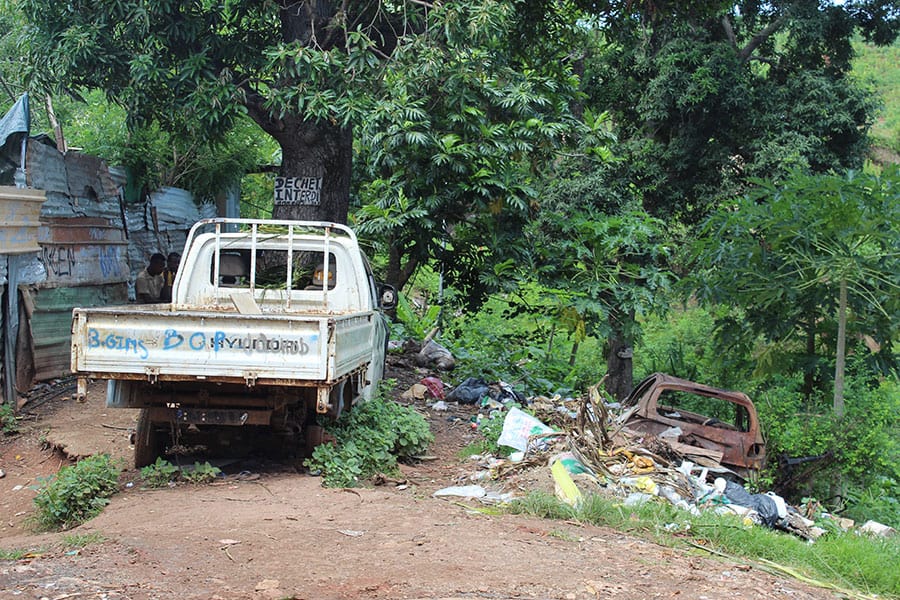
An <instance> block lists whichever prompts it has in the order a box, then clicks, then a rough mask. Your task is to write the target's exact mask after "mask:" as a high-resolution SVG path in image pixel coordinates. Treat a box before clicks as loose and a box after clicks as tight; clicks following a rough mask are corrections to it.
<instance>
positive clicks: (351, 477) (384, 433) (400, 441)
mask: <svg viewBox="0 0 900 600" xmlns="http://www.w3.org/2000/svg"><path fill="white" fill-rule="evenodd" d="M326 429H327V430H328V431H329V433H330V434H331V435H333V436H334V438H335V440H336V443H335V444H322V445H320V446H317V447H316V449H315V450H313V454H312V457H310V458H308V459H306V461H304V465H306V466H307V467H308V468H309V469H310V470H311V471H314V472H317V471H318V472H321V474H322V477H323V478H324V480H325V485H326V486H328V487H353V486H356V485H359V484H360V482H361V481H363V480H365V479H367V478H369V477H371V476H372V475H374V474H376V473H387V474H392V473H396V472H397V460H398V459H401V460H402V459H404V458H410V457H413V456H415V455H417V454H421V453H422V452H424V451H425V450H426V449H427V448H428V446H429V445H430V444H431V442H433V441H434V436H433V435H432V434H431V431H430V430H429V428H428V422H427V421H425V419H424V418H423V417H422V415H420V414H419V413H417V412H416V411H415V410H413V409H412V408H409V407H406V406H401V405H400V404H397V403H396V402H393V401H391V400H385V399H384V398H383V397H382V396H380V397H378V398H373V399H372V400H370V401H368V402H365V403H363V404H361V405H359V406H356V407H354V408H353V410H351V411H349V412H347V413H345V414H343V415H342V416H341V417H340V419H338V421H337V422H335V423H332V424H329V425H326Z"/></svg>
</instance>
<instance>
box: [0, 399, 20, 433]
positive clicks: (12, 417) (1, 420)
mask: <svg viewBox="0 0 900 600" xmlns="http://www.w3.org/2000/svg"><path fill="white" fill-rule="evenodd" d="M0 431H2V432H3V433H4V434H6V435H12V434H14V433H19V421H18V420H17V419H16V412H15V411H14V410H13V407H12V405H11V404H7V403H2V404H0Z"/></svg>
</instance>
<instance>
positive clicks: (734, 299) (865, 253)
mask: <svg viewBox="0 0 900 600" xmlns="http://www.w3.org/2000/svg"><path fill="white" fill-rule="evenodd" d="M757 183H758V186H759V187H758V188H757V189H756V190H754V192H753V193H752V194H750V195H748V196H746V197H744V198H743V199H741V200H740V201H739V202H738V203H737V205H736V206H729V207H723V208H722V209H721V210H719V211H717V212H716V213H715V214H713V215H711V217H710V218H709V220H708V221H707V222H706V224H705V225H704V227H703V229H702V231H701V234H700V236H699V238H698V240H697V243H696V245H695V246H694V255H693V259H694V264H695V265H696V269H695V270H694V273H693V274H692V275H693V276H692V277H691V278H690V279H689V280H688V284H689V286H690V289H691V290H692V291H693V292H694V293H695V294H696V295H697V297H698V298H699V299H700V300H701V301H704V302H707V303H718V304H721V305H733V306H738V307H740V308H741V314H740V318H739V319H720V320H719V323H718V324H719V330H718V334H719V335H720V336H722V341H723V343H724V344H727V345H733V346H735V347H742V348H743V349H744V350H745V351H746V350H748V349H749V348H751V347H752V345H753V344H755V343H756V340H757V339H760V338H762V339H765V341H766V342H767V343H769V344H771V345H772V346H771V347H770V350H777V351H779V352H784V353H786V354H787V356H788V357H789V358H788V360H770V361H769V363H770V364H775V365H778V366H780V367H781V368H782V372H797V371H801V372H804V373H806V374H807V376H808V377H809V378H812V377H813V376H815V375H816V371H817V369H818V368H820V364H821V363H819V362H818V361H817V359H819V360H821V359H822V358H827V357H829V356H832V355H833V354H832V353H833V352H834V343H833V342H829V343H828V344H827V345H823V342H824V341H825V340H833V339H834V338H835V333H836V317H837V312H838V304H837V301H838V290H839V284H840V283H841V282H842V281H843V282H846V283H847V285H848V287H849V291H850V297H849V310H850V313H851V315H852V318H851V319H850V320H849V322H848V336H851V335H859V336H862V335H871V336H873V337H874V338H875V339H876V340H877V341H878V342H879V343H880V344H881V348H882V352H881V354H880V355H879V357H878V358H879V360H880V361H881V364H882V367H890V366H892V365H894V358H893V355H892V349H891V343H892V340H894V339H896V335H897V332H898V326H900V294H898V291H900V254H898V252H897V250H896V240H897V239H898V238H900V229H898V227H900V226H898V223H900V170H898V169H897V168H896V167H891V168H886V169H884V172H883V173H882V174H881V175H873V174H864V173H855V172H848V173H846V174H845V175H804V174H802V173H799V172H796V173H794V174H793V175H792V176H791V177H790V178H788V179H786V180H784V181H782V182H771V181H766V182H763V181H759V182H757ZM792 340H793V341H792ZM810 350H812V352H810ZM767 358H768V359H771V358H772V355H771V354H770V353H768V352H763V353H761V354H759V359H760V364H761V366H762V365H765V363H764V362H763V361H764V360H765V359H767ZM817 363H818V364H817ZM805 391H806V392H807V393H810V392H811V391H812V390H811V389H810V387H809V385H807V390H805Z"/></svg>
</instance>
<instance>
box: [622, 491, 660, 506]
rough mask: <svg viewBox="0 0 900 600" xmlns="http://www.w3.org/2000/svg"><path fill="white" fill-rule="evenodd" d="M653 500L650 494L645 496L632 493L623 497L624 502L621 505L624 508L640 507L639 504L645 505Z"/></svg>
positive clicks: (640, 493)
mask: <svg viewBox="0 0 900 600" xmlns="http://www.w3.org/2000/svg"><path fill="white" fill-rule="evenodd" d="M651 500H653V496H652V495H651V494H645V493H644V492H632V493H630V494H628V496H626V497H625V502H623V504H624V505H625V506H640V505H641V504H646V503H647V502H650V501H651Z"/></svg>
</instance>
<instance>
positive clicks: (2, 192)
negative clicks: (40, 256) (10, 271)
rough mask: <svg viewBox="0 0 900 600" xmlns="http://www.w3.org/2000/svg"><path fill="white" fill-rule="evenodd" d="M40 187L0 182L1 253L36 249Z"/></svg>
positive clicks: (36, 250)
mask: <svg viewBox="0 0 900 600" xmlns="http://www.w3.org/2000/svg"><path fill="white" fill-rule="evenodd" d="M45 200H46V196H45V195H44V192H43V191H42V190H31V189H23V188H16V187H10V186H0V254H28V253H31V252H38V251H39V250H40V247H39V246H38V243H37V239H38V227H39V226H40V215H41V205H43V204H44V201H45Z"/></svg>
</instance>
